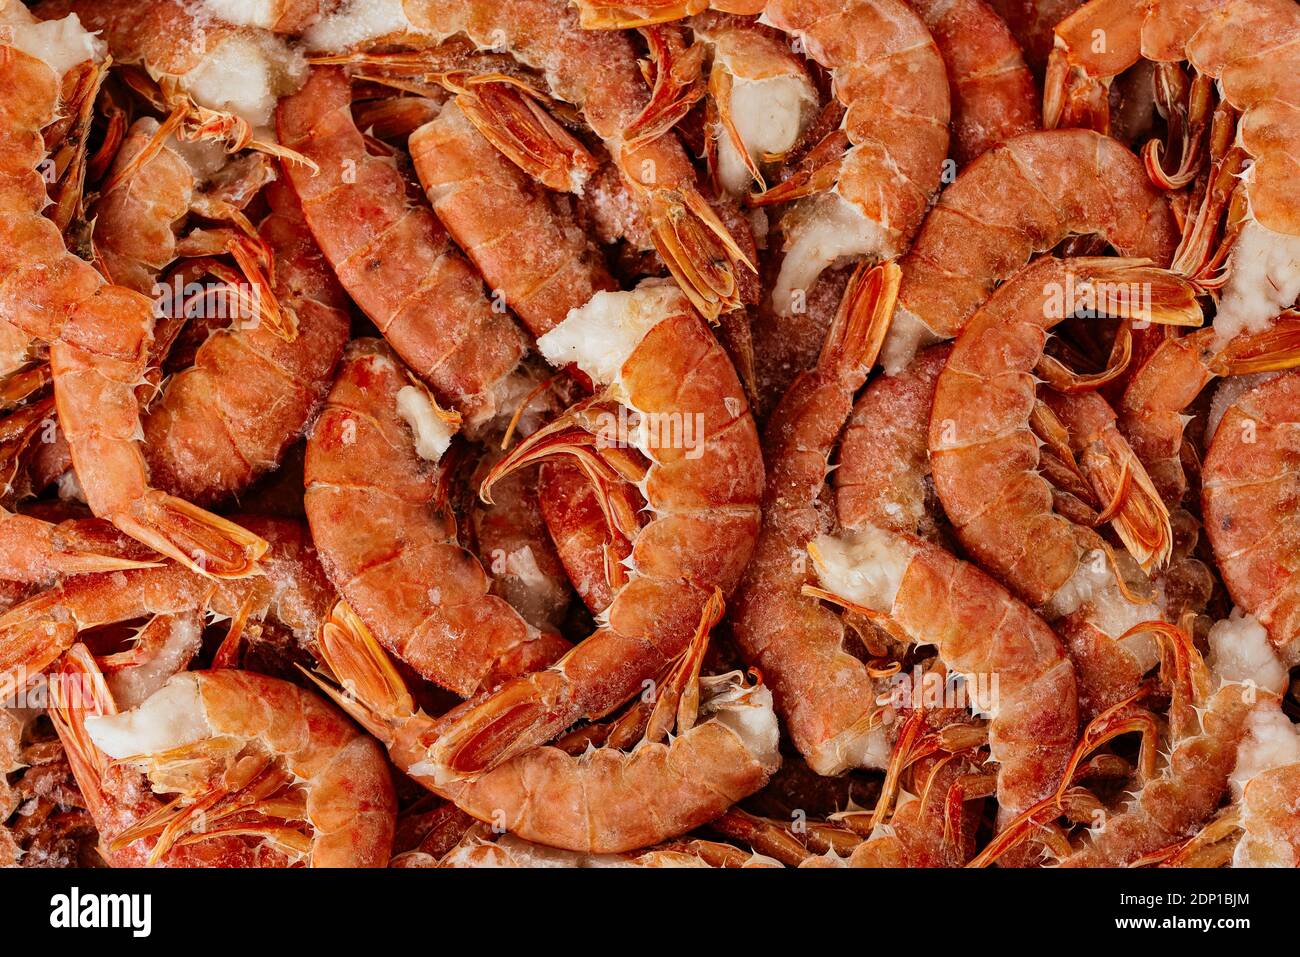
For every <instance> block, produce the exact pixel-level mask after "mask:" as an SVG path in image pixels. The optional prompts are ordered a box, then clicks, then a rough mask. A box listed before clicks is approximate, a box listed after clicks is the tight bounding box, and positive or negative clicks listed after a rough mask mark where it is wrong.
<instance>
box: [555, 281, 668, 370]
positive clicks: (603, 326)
mask: <svg viewBox="0 0 1300 957" xmlns="http://www.w3.org/2000/svg"><path fill="white" fill-rule="evenodd" d="M689 308H690V304H689V303H688V301H687V300H686V297H685V296H684V295H683V294H682V292H681V290H680V289H678V287H677V286H676V284H674V283H671V282H661V281H658V280H646V281H644V282H642V283H641V284H640V285H639V286H637V287H636V288H635V289H633V290H632V291H631V292H598V293H596V294H595V295H594V296H592V297H591V299H589V300H588V301H587V303H586V305H583V306H578V307H576V308H574V309H570V310H569V314H568V315H567V316H565V317H564V320H563V321H562V322H561V323H560V324H559V325H557V326H556V327H555V328H554V329H552V330H551V331H550V332H548V333H546V334H545V335H544V336H541V337H540V338H539V339H538V340H537V349H538V351H539V352H541V354H542V355H543V356H545V357H546V360H547V361H548V362H550V363H551V365H554V366H566V365H568V364H569V363H570V362H572V363H575V364H576V365H577V366H578V368H579V369H581V370H582V371H583V372H585V373H586V374H587V375H588V376H590V377H591V379H592V381H593V382H596V383H597V384H599V385H609V384H611V383H613V382H616V381H617V380H618V377H619V374H620V373H621V371H622V369H623V365H624V363H626V362H627V360H628V359H629V358H630V357H631V355H632V353H633V352H635V351H636V347H637V346H639V345H640V344H641V340H642V339H644V338H645V337H646V335H647V334H649V332H650V330H651V329H653V328H654V327H655V326H657V325H659V323H660V322H662V321H663V320H664V319H667V318H669V317H670V316H673V315H677V314H679V313H681V312H682V311H683V310H684V309H689Z"/></svg>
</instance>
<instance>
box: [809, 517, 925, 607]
mask: <svg viewBox="0 0 1300 957" xmlns="http://www.w3.org/2000/svg"><path fill="white" fill-rule="evenodd" d="M808 551H809V553H810V554H811V555H812V557H813V564H814V565H815V566H816V568H817V577H818V578H819V579H820V581H821V583H822V587H823V588H825V589H826V590H827V591H829V592H833V593H834V594H836V595H839V596H840V597H841V598H847V599H848V600H849V601H851V602H854V603H856V604H858V605H864V606H866V607H867V608H871V609H873V610H875V611H880V612H885V613H886V614H887V613H888V612H889V611H890V610H891V609H892V608H893V607H894V598H895V596H896V595H897V594H898V589H899V586H900V585H902V583H903V574H904V573H905V572H906V571H907V566H908V565H909V564H910V563H911V560H912V548H911V547H910V546H909V545H907V544H906V543H905V542H904V541H903V540H902V539H900V538H898V537H897V536H895V535H892V534H890V533H889V532H886V531H882V530H881V529H878V528H875V527H874V526H871V525H868V526H866V527H864V528H861V529H858V530H857V531H854V532H850V533H849V534H847V535H845V536H843V537H840V538H835V537H832V536H830V535H818V536H817V538H816V539H814V540H813V542H812V544H811V545H809V546H808Z"/></svg>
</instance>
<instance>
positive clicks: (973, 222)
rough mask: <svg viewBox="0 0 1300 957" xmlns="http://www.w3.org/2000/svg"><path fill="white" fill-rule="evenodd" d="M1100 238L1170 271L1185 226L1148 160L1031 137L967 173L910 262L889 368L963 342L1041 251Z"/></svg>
mask: <svg viewBox="0 0 1300 957" xmlns="http://www.w3.org/2000/svg"><path fill="white" fill-rule="evenodd" d="M1091 233H1096V234H1097V235H1099V236H1101V237H1103V238H1104V239H1105V240H1106V242H1107V243H1109V244H1110V245H1111V246H1112V247H1114V248H1115V250H1116V251H1117V252H1119V254H1120V255H1121V256H1126V257H1132V258H1141V259H1150V260H1151V261H1152V262H1154V263H1155V264H1156V265H1157V266H1163V265H1167V264H1168V263H1169V261H1170V259H1171V257H1172V256H1173V253H1174V249H1175V248H1176V247H1177V245H1178V229H1177V226H1176V224H1175V222H1174V218H1173V214H1172V213H1171V212H1170V210H1169V204H1168V203H1167V202H1166V200H1165V198H1164V196H1163V195H1162V194H1161V193H1160V191H1158V190H1157V189H1156V188H1155V187H1154V186H1152V185H1151V183H1150V182H1149V181H1148V180H1147V178H1146V176H1145V173H1144V170H1143V167H1142V162H1141V161H1140V160H1139V159H1138V158H1137V157H1136V156H1134V155H1133V153H1132V152H1130V151H1129V149H1128V148H1127V147H1126V146H1124V145H1123V144H1121V143H1119V142H1118V141H1116V140H1113V139H1110V138H1109V137H1106V136H1102V135H1100V134H1098V133H1093V132H1091V131H1088V130H1052V131H1050V132H1037V133H1025V134H1022V135H1020V136H1017V137H1015V138H1013V139H1011V140H1008V141H1007V142H1005V143H1002V144H1001V145H999V146H995V147H994V148H993V149H991V150H989V151H988V152H987V153H985V154H984V155H983V156H981V157H980V158H979V159H977V160H975V161H974V162H972V163H971V164H970V165H969V166H967V167H966V168H965V169H963V170H962V171H961V172H960V173H959V174H958V176H957V179H956V180H955V181H954V182H953V184H952V185H951V186H949V187H948V188H947V189H945V190H944V191H943V194H942V195H941V196H940V198H939V201H938V202H937V203H936V204H935V206H934V208H933V209H932V210H931V211H930V213H929V215H928V216H927V217H926V219H925V223H924V225H923V226H922V227H921V231H920V232H919V233H918V235H917V237H916V242H915V243H913V244H912V248H911V250H910V251H909V252H908V254H907V255H906V256H904V257H903V259H902V260H901V263H900V265H901V266H902V268H903V285H902V289H901V290H900V291H899V294H898V310H897V312H896V313H895V316H894V321H893V324H892V326H891V331H890V337H889V339H888V340H886V343H885V349H884V353H883V356H884V363H885V369H886V371H888V372H890V373H891V374H892V373H895V372H898V371H900V370H901V369H902V368H904V367H905V366H906V365H907V363H908V362H909V361H910V360H911V358H912V356H913V354H914V353H915V351H916V349H917V347H918V346H919V345H923V344H925V343H927V342H933V341H936V340H942V339H951V338H953V337H955V336H957V335H958V334H959V333H960V332H961V330H962V329H963V328H964V327H965V325H966V323H967V322H968V321H969V320H970V318H971V316H973V315H974V314H975V311H976V310H977V309H979V307H980V306H981V305H983V304H984V302H985V301H986V300H987V299H988V298H989V296H990V295H991V294H992V292H993V290H994V289H995V288H996V287H997V286H998V285H999V284H1000V283H1001V282H1003V281H1005V280H1006V279H1008V278H1009V277H1010V276H1011V275H1012V274H1013V273H1014V272H1016V271H1017V270H1018V269H1020V268H1021V267H1023V266H1024V265H1025V264H1026V263H1028V262H1029V260H1030V259H1031V258H1033V256H1035V255H1036V254H1038V253H1042V252H1046V251H1047V250H1050V249H1051V248H1052V247H1054V246H1055V245H1056V244H1057V243H1059V242H1060V241H1061V240H1063V239H1065V238H1067V237H1069V236H1072V235H1087V234H1091Z"/></svg>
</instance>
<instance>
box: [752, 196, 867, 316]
mask: <svg viewBox="0 0 1300 957" xmlns="http://www.w3.org/2000/svg"><path fill="white" fill-rule="evenodd" d="M782 226H783V228H784V230H785V236H786V241H785V258H784V259H782V260H781V271H780V273H779V274H778V275H777V277H776V285H775V286H774V287H773V289H772V308H773V309H774V310H776V312H777V314H778V315H782V316H789V315H792V314H793V313H794V311H795V309H796V308H797V307H798V304H799V302H800V301H801V300H803V301H806V300H807V296H808V290H810V289H811V288H812V284H813V283H814V282H816V281H817V277H818V276H820V275H821V274H822V270H824V269H826V268H827V267H829V266H831V265H833V264H835V263H836V262H839V261H840V260H842V259H848V258H851V257H856V256H866V255H871V256H885V255H888V254H889V253H890V252H891V249H890V241H889V236H888V234H887V233H886V232H885V231H884V230H883V229H881V228H880V225H879V224H878V223H875V222H872V221H871V220H870V219H868V218H867V217H866V216H864V215H863V214H862V211H861V210H859V209H858V208H857V207H856V206H854V205H853V204H852V203H849V202H847V201H846V200H845V199H844V198H843V197H841V196H840V195H839V194H838V193H834V192H831V193H822V194H821V195H820V196H818V197H816V198H815V199H812V200H808V201H804V202H801V203H799V204H797V205H796V206H795V208H794V209H793V210H791V211H790V212H789V213H787V214H786V217H785V222H784V223H783V224H782Z"/></svg>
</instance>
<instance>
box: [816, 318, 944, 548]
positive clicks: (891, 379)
mask: <svg viewBox="0 0 1300 957" xmlns="http://www.w3.org/2000/svg"><path fill="white" fill-rule="evenodd" d="M951 351H952V346H951V345H947V344H944V345H937V346H932V347H930V348H929V349H926V350H925V351H923V352H921V353H920V354H918V355H917V357H916V359H915V360H914V361H913V362H912V363H911V365H909V366H908V367H907V368H906V369H904V370H903V371H902V372H900V373H898V374H897V375H892V376H878V377H877V378H876V379H875V380H874V381H872V382H871V383H870V384H869V385H868V386H867V388H866V390H865V391H863V393H862V395H861V396H860V397H859V398H858V401H857V402H856V403H855V404H854V406H853V414H852V415H851V416H850V417H849V422H848V425H847V426H845V429H844V437H843V438H842V439H841V440H840V464H839V468H837V469H836V470H835V473H834V476H833V477H834V484H835V511H836V514H837V515H838V517H839V520H840V524H841V525H843V526H844V527H845V528H849V529H854V528H861V527H862V526H864V525H874V526H876V527H877V528H884V529H888V530H889V531H893V532H908V533H909V534H913V535H918V536H920V537H921V538H924V539H927V540H929V541H935V540H937V536H938V527H937V518H938V516H937V511H938V509H937V502H935V501H934V490H933V483H932V481H931V477H930V447H929V443H928V441H927V438H928V436H927V432H928V430H929V425H930V409H931V408H932V407H933V405H934V388H935V385H936V384H937V383H938V381H939V374H940V373H941V372H942V371H943V368H944V366H945V365H946V364H947V362H948V355H949V354H950V353H951Z"/></svg>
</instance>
